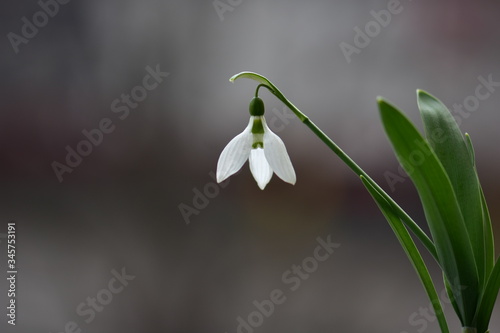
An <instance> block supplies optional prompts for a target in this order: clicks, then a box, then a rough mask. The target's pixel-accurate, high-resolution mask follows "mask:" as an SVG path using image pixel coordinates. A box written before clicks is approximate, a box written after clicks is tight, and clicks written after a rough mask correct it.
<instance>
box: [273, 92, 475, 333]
mask: <svg viewBox="0 0 500 333" xmlns="http://www.w3.org/2000/svg"><path fill="white" fill-rule="evenodd" d="M263 86H265V87H266V88H268V89H269V90H270V91H271V92H272V93H273V94H274V95H275V96H276V97H278V99H280V100H281V101H282V102H283V103H284V104H285V105H286V106H288V108H290V110H291V111H292V112H293V113H294V114H295V115H296V116H297V117H298V118H299V119H300V120H301V121H302V122H303V123H304V124H305V125H306V126H307V127H309V129H310V130H311V131H312V132H313V133H314V134H316V136H317V137H318V138H319V139H320V140H321V141H323V142H324V143H325V144H326V145H327V146H328V148H330V149H331V150H332V151H333V152H334V153H335V154H336V155H337V156H338V157H339V158H340V159H341V160H342V161H343V162H344V163H345V164H346V165H347V166H348V167H349V168H350V169H351V170H352V171H354V173H355V174H356V175H358V176H363V177H365V178H366V180H367V181H368V182H369V183H370V184H371V185H372V186H373V187H374V188H375V189H376V190H377V191H378V192H379V193H380V195H381V196H382V197H383V198H384V199H385V200H387V201H388V202H389V203H390V204H391V206H392V207H393V208H394V210H395V212H396V213H397V215H398V216H399V217H400V218H401V220H402V221H403V222H404V223H405V224H406V226H408V228H410V230H411V231H412V232H413V233H414V234H415V235H416V236H417V237H418V238H419V239H420V241H421V242H422V243H423V244H424V246H425V247H426V248H427V250H428V251H429V252H430V253H431V254H432V256H433V257H434V258H435V259H436V261H438V260H437V252H436V247H435V246H434V243H433V242H432V240H431V239H430V238H429V237H428V236H427V234H426V233H425V232H424V231H423V230H422V229H421V228H420V227H419V226H418V225H417V224H416V223H415V221H413V219H412V218H411V217H410V216H409V215H408V214H407V213H406V212H405V211H404V210H403V209H402V208H401V207H400V206H399V205H398V204H397V203H396V202H395V201H394V200H393V199H392V198H391V197H390V196H389V195H388V194H387V193H386V192H385V191H384V190H383V189H382V188H381V187H380V186H379V185H378V184H377V183H376V182H375V181H374V180H373V179H372V178H371V177H370V176H369V175H368V174H367V173H366V172H365V171H364V170H363V169H361V167H360V166H359V165H357V164H356V162H354V161H353V160H352V159H351V158H350V157H349V155H347V154H346V153H345V152H344V151H343V150H342V149H340V147H339V146H337V144H336V143H335V142H333V140H332V139H330V138H329V137H328V136H327V135H326V134H325V133H324V132H323V131H322V130H321V129H320V128H319V127H318V126H316V124H314V123H313V122H312V121H311V120H310V119H309V117H307V116H306V115H305V114H304V113H302V112H301V111H300V110H299V109H298V108H297V107H296V106H295V105H293V104H292V103H291V102H290V101H288V99H287V98H286V97H285V96H284V95H283V94H282V93H281V92H280V91H279V90H278V91H274V89H272V88H270V87H268V86H266V85H263ZM276 90H277V89H276ZM438 262H439V261H438ZM464 333H465V332H464ZM467 333H472V332H467Z"/></svg>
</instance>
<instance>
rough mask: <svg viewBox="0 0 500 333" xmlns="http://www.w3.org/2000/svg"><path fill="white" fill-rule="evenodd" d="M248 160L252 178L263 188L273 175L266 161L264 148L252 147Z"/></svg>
mask: <svg viewBox="0 0 500 333" xmlns="http://www.w3.org/2000/svg"><path fill="white" fill-rule="evenodd" d="M249 162H250V171H251V172H252V175H253V178H255V180H256V181H257V185H259V187H260V189H261V190H263V189H264V188H265V187H266V185H267V184H268V183H269V181H270V180H271V177H272V176H273V170H272V169H271V166H270V165H269V163H267V160H266V156H265V154H264V149H262V148H257V149H252V151H251V152H250V158H249Z"/></svg>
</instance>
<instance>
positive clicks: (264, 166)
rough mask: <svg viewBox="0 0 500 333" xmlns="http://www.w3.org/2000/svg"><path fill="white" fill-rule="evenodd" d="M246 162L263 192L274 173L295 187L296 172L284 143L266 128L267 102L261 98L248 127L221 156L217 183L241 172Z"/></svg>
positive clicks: (255, 101)
mask: <svg viewBox="0 0 500 333" xmlns="http://www.w3.org/2000/svg"><path fill="white" fill-rule="evenodd" d="M247 160H249V164H250V171H251V172H252V175H253V177H254V178H255V180H256V181H257V185H259V187H260V189H261V190H263V189H264V188H265V187H266V185H267V184H268V183H269V181H270V180H271V177H272V176H273V172H274V173H276V175H278V177H279V178H281V179H282V180H284V181H285V182H287V183H290V184H295V181H296V177H295V171H294V169H293V166H292V162H291V161H290V157H288V153H287V151H286V148H285V144H284V143H283V141H282V140H281V139H280V138H279V137H278V136H277V135H276V134H274V133H273V132H272V131H271V130H270V129H269V127H268V126H267V124H266V119H265V118H264V102H263V101H262V99H260V98H259V97H255V98H253V99H252V101H251V102H250V121H249V122H248V126H247V127H246V128H245V130H244V131H243V132H242V133H240V134H238V135H237V136H236V137H235V138H233V139H232V140H231V141H230V142H229V143H228V144H227V146H226V147H225V148H224V150H223V151H222V153H221V155H220V157H219V161H218V163H217V182H219V183H220V182H222V181H224V180H225V179H227V178H228V177H230V176H231V175H233V174H235V173H236V172H238V170H240V169H241V167H242V166H243V164H245V162H246V161H247Z"/></svg>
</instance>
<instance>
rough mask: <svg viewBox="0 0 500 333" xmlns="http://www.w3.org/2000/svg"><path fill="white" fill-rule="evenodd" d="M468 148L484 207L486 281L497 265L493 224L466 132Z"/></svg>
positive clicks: (469, 139)
mask: <svg viewBox="0 0 500 333" xmlns="http://www.w3.org/2000/svg"><path fill="white" fill-rule="evenodd" d="M465 138H466V143H467V148H468V150H469V154H470V156H471V158H472V163H473V165H474V172H475V173H476V177H477V182H478V184H479V190H480V195H481V197H480V198H481V208H482V221H483V233H484V236H483V237H484V271H485V274H484V275H485V282H486V279H487V278H488V276H489V275H490V274H491V271H492V269H493V266H494V265H495V241H494V238H493V226H492V224H491V218H490V212H489V210H488V205H487V204H486V198H485V197H484V192H483V188H482V187H481V182H480V181H479V175H478V174H477V169H476V165H475V161H474V158H475V153H474V146H473V145H472V140H471V138H470V136H469V134H467V133H465Z"/></svg>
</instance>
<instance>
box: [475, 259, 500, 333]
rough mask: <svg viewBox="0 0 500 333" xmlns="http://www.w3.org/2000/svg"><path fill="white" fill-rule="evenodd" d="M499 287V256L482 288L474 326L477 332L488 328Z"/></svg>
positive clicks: (479, 332) (480, 332)
mask: <svg viewBox="0 0 500 333" xmlns="http://www.w3.org/2000/svg"><path fill="white" fill-rule="evenodd" d="M499 289H500V258H499V259H497V262H496V264H495V267H494V268H493V270H492V272H491V274H490V277H489V279H488V282H487V283H486V287H485V289H484V292H483V295H482V298H481V301H480V303H479V307H478V312H477V319H476V327H477V332H478V333H482V332H486V331H487V330H488V325H489V323H490V319H491V314H492V313H493V308H494V307H495V302H496V299H497V296H498V290H499Z"/></svg>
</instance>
